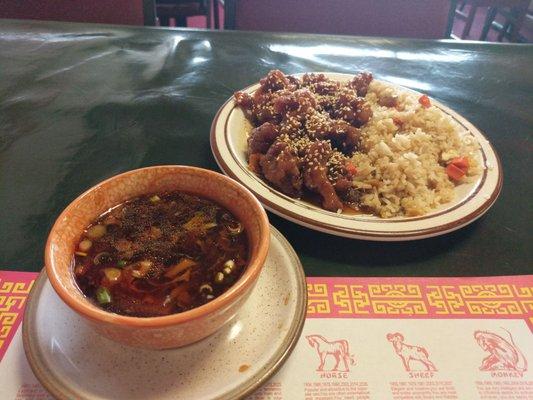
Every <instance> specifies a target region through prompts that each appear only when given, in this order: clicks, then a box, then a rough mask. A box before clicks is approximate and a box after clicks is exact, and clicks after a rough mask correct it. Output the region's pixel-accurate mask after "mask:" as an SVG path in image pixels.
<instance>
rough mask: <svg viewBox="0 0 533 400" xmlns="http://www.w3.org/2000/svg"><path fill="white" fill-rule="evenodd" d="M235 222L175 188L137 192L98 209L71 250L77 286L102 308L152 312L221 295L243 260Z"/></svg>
mask: <svg viewBox="0 0 533 400" xmlns="http://www.w3.org/2000/svg"><path fill="white" fill-rule="evenodd" d="M247 247H248V246H247V239H246V234H245V233H244V227H243V225H242V224H241V223H240V222H239V221H238V220H237V219H236V218H235V217H234V216H233V215H232V214H231V213H230V212H229V211H228V210H226V209H224V208H222V207H221V206H219V205H218V204H216V203H214V202H212V201H210V200H207V199H203V198H200V197H197V196H192V195H189V194H185V193H180V192H171V193H163V194H154V195H150V196H142V197H138V198H135V199H133V200H130V201H127V202H125V203H123V204H121V205H119V206H117V207H115V208H113V209H112V210H110V211H108V212H106V213H105V214H103V215H101V216H100V217H99V218H98V219H97V220H96V221H95V222H94V223H93V224H91V225H90V226H88V227H87V229H86V230H85V231H84V233H83V235H82V238H81V239H80V242H79V244H78V248H77V249H76V252H75V261H74V274H75V278H76V282H77V284H78V286H79V287H80V289H81V290H82V292H83V293H84V294H85V295H86V296H87V297H89V298H91V299H92V300H93V301H94V302H95V303H96V304H98V305H99V306H100V307H101V308H103V309H105V310H106V311H110V312H114V313H117V314H123V315H128V316H134V317H157V316H164V315H169V314H173V313H179V312H183V311H187V310H190V309H192V308H195V307H198V306H201V305H203V304H205V303H207V302H209V301H211V300H213V299H214V298H216V297H217V296H220V295H221V294H222V293H224V292H225V291H226V290H227V289H228V288H229V287H230V286H231V285H232V284H233V283H234V282H235V281H236V280H237V279H238V278H239V277H240V276H241V275H242V272H243V270H244V269H245V267H246V264H247V257H248V249H247Z"/></svg>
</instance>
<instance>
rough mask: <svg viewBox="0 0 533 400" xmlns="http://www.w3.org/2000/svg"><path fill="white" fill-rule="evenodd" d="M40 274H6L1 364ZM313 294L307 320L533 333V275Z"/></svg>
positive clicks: (362, 283) (1, 288)
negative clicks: (439, 323) (507, 325)
mask: <svg viewBox="0 0 533 400" xmlns="http://www.w3.org/2000/svg"><path fill="white" fill-rule="evenodd" d="M37 275H38V273H36V272H15V271H0V361H1V360H2V358H3V356H4V354H5V353H6V351H7V348H8V347H9V344H10V342H11V340H12V339H13V336H14V335H15V332H16V331H17V329H18V326H19V325H20V322H21V321H22V315H23V311H24V306H25V304H26V298H27V296H28V293H29V292H30V290H31V288H32V286H33V283H34V281H35V278H36V277H37ZM307 293H308V303H307V318H419V319H428V318H429V319H439V318H441V319H463V318H467V319H468V318H469V319H476V318H487V317H488V318H496V319H523V320H525V322H526V323H527V324H528V326H529V328H530V329H531V331H532V332H533V275H522V276H495V277H471V278H402V277H398V278H353V277H334V278H327V277H308V278H307Z"/></svg>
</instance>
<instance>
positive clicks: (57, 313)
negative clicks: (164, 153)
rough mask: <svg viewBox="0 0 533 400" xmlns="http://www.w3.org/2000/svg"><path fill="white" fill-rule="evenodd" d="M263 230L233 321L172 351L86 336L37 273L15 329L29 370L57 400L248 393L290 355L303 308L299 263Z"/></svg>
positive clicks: (304, 298) (228, 396) (86, 329)
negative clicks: (258, 265) (251, 281)
mask: <svg viewBox="0 0 533 400" xmlns="http://www.w3.org/2000/svg"><path fill="white" fill-rule="evenodd" d="M271 229H272V236H271V244H270V251H269V254H268V258H267V261H266V263H265V267H264V269H263V271H262V272H261V276H260V277H259V280H258V282H257V284H256V287H255V288H254V290H253V292H252V294H251V295H250V298H249V299H248V300H247V302H246V303H245V305H244V306H243V308H242V309H241V310H240V312H239V314H238V316H237V318H236V319H234V320H233V321H231V322H230V323H228V324H227V325H226V326H225V327H223V328H222V329H221V330H220V331H218V332H217V333H215V334H214V335H212V336H210V337H208V338H207V339H204V340H202V341H200V342H198V343H195V344H193V345H191V346H188V347H184V348H180V349H175V350H164V351H150V350H140V349H136V348H130V347H125V346H122V345H120V344H117V343H115V342H112V341H110V340H108V339H106V338H103V337H101V336H100V335H98V334H96V333H94V332H93V331H92V330H91V329H90V328H89V327H88V326H87V324H86V323H85V322H84V320H82V319H81V317H79V316H78V315H77V314H75V313H74V312H73V311H71V310H70V309H69V308H68V307H67V306H66V305H65V304H63V302H62V301H61V300H60V299H59V297H58V296H57V295H56V293H55V292H54V290H53V289H52V286H51V285H50V282H49V281H48V279H47V277H46V274H45V273H44V272H43V273H41V275H40V276H39V278H38V280H37V282H36V284H35V286H34V289H33V290H32V293H31V295H30V299H29V302H28V305H27V307H26V314H25V317H24V324H23V341H24V349H25V351H26V356H27V358H28V361H29V363H30V365H31V367H32V369H33V372H34V373H35V375H36V376H37V378H38V379H39V381H40V382H41V383H42V384H43V386H44V387H45V388H46V389H48V391H50V393H52V394H53V395H54V396H55V397H56V398H59V399H78V400H82V399H91V400H96V399H114V400H118V399H127V400H135V399H139V400H141V399H142V400H148V399H158V400H165V399H173V400H175V399H178V398H179V399H235V398H239V397H241V396H244V395H246V394H248V393H251V392H252V391H253V390H255V389H256V388H258V387H259V386H260V385H262V384H263V383H264V382H265V381H266V380H267V379H268V378H269V377H270V376H272V374H273V373H274V372H276V371H277V370H278V368H279V367H280V366H281V365H282V364H283V362H284V361H285V360H286V359H287V357H288V356H289V354H290V353H291V351H292V349H293V348H294V346H295V345H296V342H297V341H298V338H299V336H300V334H301V331H302V328H303V324H304V320H305V311H306V305H307V291H306V283H305V276H304V273H303V269H302V266H301V264H300V261H299V259H298V257H297V256H296V254H295V252H294V250H293V249H292V247H291V246H290V245H289V243H288V242H287V241H286V240H285V238H284V237H283V236H282V235H281V234H280V233H279V232H278V231H277V230H275V229H274V228H271Z"/></svg>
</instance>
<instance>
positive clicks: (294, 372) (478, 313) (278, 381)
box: [0, 271, 533, 400]
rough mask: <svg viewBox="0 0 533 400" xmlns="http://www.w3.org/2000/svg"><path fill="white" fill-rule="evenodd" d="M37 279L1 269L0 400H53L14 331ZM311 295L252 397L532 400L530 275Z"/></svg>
mask: <svg viewBox="0 0 533 400" xmlns="http://www.w3.org/2000/svg"><path fill="white" fill-rule="evenodd" d="M36 277H37V274H36V273H27V272H10V271H0V398H1V399H2V400H3V399H6V400H11V399H13V400H30V399H31V400H37V399H48V398H50V397H49V395H48V394H47V392H46V391H45V390H44V388H42V386H40V384H39V383H38V382H37V381H36V379H35V377H34V376H33V374H32V373H31V369H30V368H29V366H28V364H27V362H26V360H25V358H24V355H23V347H22V342H21V335H20V329H19V326H20V323H21V321H22V317H23V310H24V305H25V302H26V298H27V295H28V293H29V291H30V289H31V287H32V284H33V281H34V279H35V278H36ZM307 290H308V294H309V302H308V309H307V320H306V324H305V327H304V331H303V334H302V337H301V339H300V341H299V342H298V344H297V346H296V348H295V350H294V352H293V354H292V355H291V357H290V358H289V360H288V361H287V363H286V364H285V365H284V367H283V368H282V369H281V370H280V371H279V372H278V373H277V375H275V376H274V377H273V378H272V379H271V380H270V381H269V382H268V383H267V384H266V385H264V386H263V387H262V388H261V389H259V390H258V391H257V392H256V393H254V394H253V395H252V396H250V398H251V399H255V400H286V399H291V400H292V399H303V400H330V399H331V400H333V399H360V400H363V399H391V400H410V399H425V400H451V399H468V400H471V399H480V400H489V399H498V400H529V399H533V373H532V371H531V369H532V368H531V367H530V366H529V364H528V363H531V364H532V365H533V335H532V333H533V275H529V276H500V277H473V278H401V277H398V278H353V277H334V278H325V277H311V278H308V279H307ZM8 351H9V357H4V356H6V354H7V353H8ZM15 353H17V354H15ZM2 359H4V362H2ZM5 360H18V361H16V363H17V365H16V366H12V365H7V361H5Z"/></svg>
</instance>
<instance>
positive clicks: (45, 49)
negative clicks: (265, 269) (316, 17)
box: [0, 20, 533, 276]
mask: <svg viewBox="0 0 533 400" xmlns="http://www.w3.org/2000/svg"><path fill="white" fill-rule="evenodd" d="M273 68H279V69H281V70H283V71H284V72H286V73H297V72H305V71H331V72H344V73H354V72H356V71H358V70H361V69H367V70H370V71H372V72H373V73H374V75H375V76H376V77H379V78H381V79H385V80H390V81H393V82H396V83H399V84H403V85H405V86H407V87H410V88H413V89H416V90H421V91H424V92H426V93H428V94H429V95H430V96H433V97H434V98H436V99H438V100H440V101H441V102H443V103H444V104H446V105H448V106H449V107H451V108H452V109H454V110H456V111H458V112H459V113H460V114H462V115H463V116H465V117H466V118H467V119H469V120H470V121H471V122H472V123H474V125H476V126H477V127H479V128H480V129H481V130H482V131H483V132H484V133H485V134H486V136H487V137H488V138H489V139H490V140H491V142H492V143H493V145H494V146H495V148H496V150H497V152H498V154H499V156H500V158H501V160H502V163H503V171H504V185H503V190H502V193H501V195H500V198H499V199H498V201H497V202H496V203H495V204H494V206H493V207H492V208H491V209H490V210H489V212H488V213H487V214H486V215H485V216H483V217H482V218H481V219H479V220H478V221H476V222H474V223H472V224H471V225H469V226H467V227H465V228H463V229H461V230H459V231H456V232H453V233H450V234H447V235H444V236H441V237H437V238H432V239H425V240H420V241H414V242H402V243H377V242H367V241H361V240H350V239H345V238H339V237H335V236H330V235H326V234H323V233H319V232H315V231H312V230H309V229H306V228H303V227H301V226H298V225H295V224H293V223H291V222H288V221H285V220H283V219H282V218H279V217H277V216H275V215H272V214H270V215H269V216H270V219H271V223H272V224H273V225H274V226H276V227H277V228H278V229H279V230H280V231H281V232H282V233H283V234H284V235H285V236H286V237H287V239H288V240H289V241H290V243H291V244H292V245H293V246H294V248H295V249H296V251H297V253H298V255H299V256H300V258H301V260H302V263H303V265H304V268H305V271H306V273H307V274H308V275H315V276H318V275H322V276H336V275H339V276H470V275H507V274H509V275H512V274H528V273H532V272H533V265H532V247H533V240H532V235H531V226H532V224H531V221H532V206H531V205H532V201H531V196H532V190H531V188H532V178H531V177H532V174H533V171H532V164H531V154H532V150H533V144H532V141H531V137H532V131H533V46H532V45H511V44H489V43H474V42H458V41H427V40H411V39H382V38H362V37H348V36H323V35H303V34H302V35H300V34H273V33H246V32H229V31H226V32H208V31H198V30H169V29H157V28H144V27H139V28H131V27H118V26H104V25H88V24H67V23H53V22H27V21H6V20H0V269H12V270H25V271H38V270H39V269H40V268H41V267H42V265H43V247H44V243H45V240H46V236H47V234H48V231H49V229H50V227H51V225H52V223H53V222H54V220H55V218H56V217H57V215H58V214H59V213H60V211H61V210H62V209H63V208H64V207H65V206H66V205H67V204H68V203H69V202H70V201H72V200H73V199H74V198H75V197H76V196H77V195H79V194H80V193H81V192H82V191H84V190H85V189H87V188H89V187H91V186H92V185H94V184H96V183H98V182H99V181H101V180H103V179H105V178H107V177H110V176H112V175H115V174H118V173H120V172H123V171H127V170H130V169H134V168H138V167H143V166H149V165H157V164H185V165H196V166H201V167H204V168H209V169H213V170H218V168H217V165H216V163H215V160H214V158H213V156H212V154H211V150H210V147H209V129H210V125H211V121H212V118H213V116H214V115H215V113H216V111H217V110H218V108H219V107H220V106H221V105H222V103H223V102H224V101H225V100H226V99H227V98H228V97H230V96H231V95H232V93H233V92H234V91H235V90H237V89H240V88H243V87H245V86H247V85H250V84H252V83H254V82H256V81H257V80H258V79H259V78H260V77H262V76H263V75H264V74H266V73H267V72H268V71H269V70H270V69H273Z"/></svg>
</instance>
